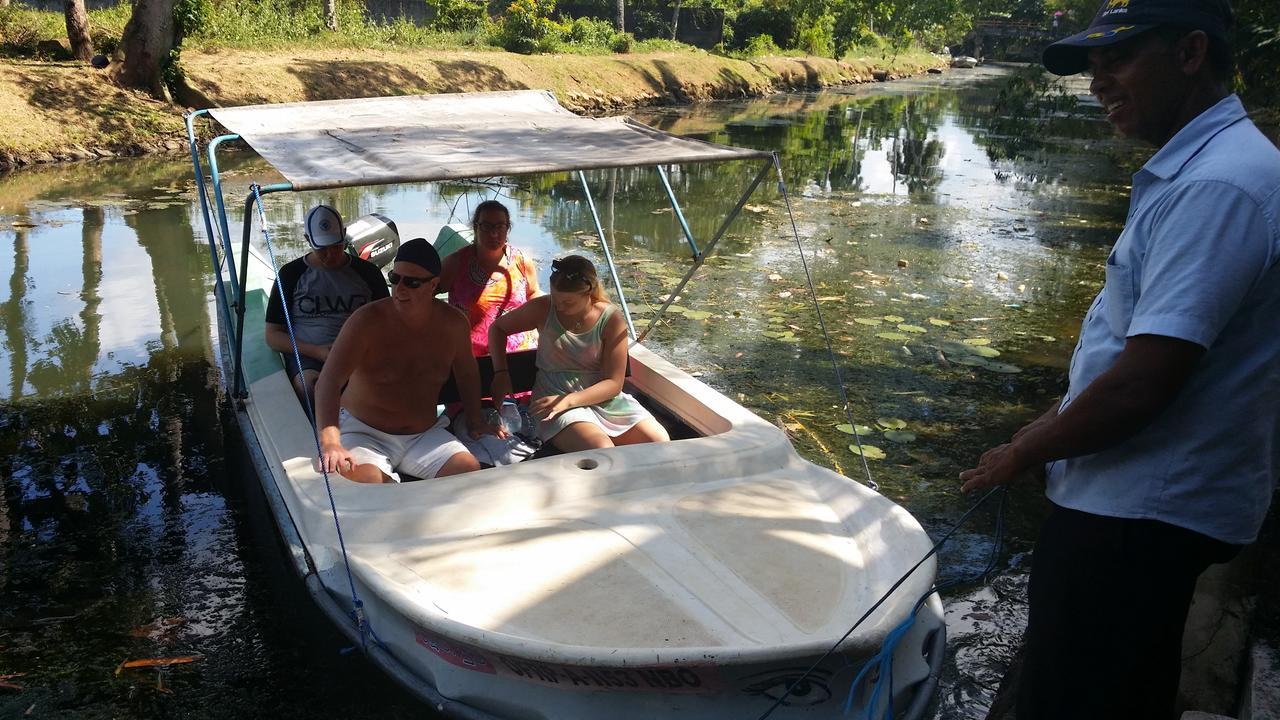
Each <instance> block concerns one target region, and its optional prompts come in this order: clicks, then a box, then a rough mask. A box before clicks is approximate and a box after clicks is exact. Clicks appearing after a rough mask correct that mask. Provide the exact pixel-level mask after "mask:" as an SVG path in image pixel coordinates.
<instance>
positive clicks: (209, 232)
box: [185, 110, 231, 329]
mask: <svg viewBox="0 0 1280 720" xmlns="http://www.w3.org/2000/svg"><path fill="white" fill-rule="evenodd" d="M208 114H209V111H208V110H196V111H195V112H191V113H187V115H186V118H185V119H186V123H187V145H188V147H190V149H191V165H192V167H193V168H194V169H195V176H196V191H197V192H199V193H200V217H201V219H203V220H204V235H205V240H206V242H207V243H208V245H209V261H210V262H211V263H212V269H213V290H214V297H215V299H216V300H217V305H218V310H219V311H220V313H221V316H222V326H223V327H225V328H228V329H229V328H230V327H231V304H230V302H229V300H228V298H227V287H226V284H225V283H223V282H222V266H223V265H222V258H221V257H219V255H218V240H219V238H218V237H217V236H216V235H214V232H213V218H212V217H211V216H210V214H209V197H208V195H207V192H208V188H206V187H205V182H204V168H203V167H201V164H200V146H199V143H198V141H197V140H196V126H195V120H196V118H197V117H199V116H201V115H208ZM213 176H214V177H217V170H214V173H213Z"/></svg>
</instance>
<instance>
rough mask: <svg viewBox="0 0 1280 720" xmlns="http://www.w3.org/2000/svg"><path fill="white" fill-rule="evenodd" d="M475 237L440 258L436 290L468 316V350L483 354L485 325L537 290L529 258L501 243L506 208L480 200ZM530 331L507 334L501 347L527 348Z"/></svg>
mask: <svg viewBox="0 0 1280 720" xmlns="http://www.w3.org/2000/svg"><path fill="white" fill-rule="evenodd" d="M471 229H472V230H473V231H474V232H475V242H473V243H472V244H471V245H468V246H467V247H464V248H462V249H461V250H459V251H457V252H455V253H453V254H451V255H449V256H448V257H446V258H445V259H444V266H443V267H442V268H441V270H440V289H441V290H447V291H448V292H449V304H450V305H453V306H454V307H456V308H458V309H460V310H462V312H464V313H466V314H467V318H468V319H469V320H470V321H471V354H473V355H475V356H476V357H480V356H481V355H488V354H489V326H490V325H492V324H493V321H494V320H495V319H496V318H498V317H499V316H500V315H503V314H504V313H509V312H511V311H512V310H515V309H516V308H518V307H520V306H521V305H523V304H525V303H526V302H528V301H529V299H530V298H533V297H536V296H537V295H540V294H541V292H540V291H539V290H538V276H537V272H536V271H535V269H534V267H533V263H532V262H530V261H529V259H528V258H526V257H525V256H524V254H523V253H521V252H520V251H519V250H517V249H516V248H515V247H513V246H512V245H511V244H510V243H508V242H507V234H508V233H509V232H510V231H511V213H510V212H509V211H508V210H507V207H506V206H505V205H503V204H502V203H500V202H498V201H497V200H486V201H484V202H482V203H480V204H479V205H478V206H477V207H476V211H475V213H474V214H473V215H472V216H471ZM537 346H538V334H537V333H536V332H525V333H516V334H513V335H512V336H511V337H509V338H507V351H508V352H515V351H516V350H532V349H533V348H535V347H537Z"/></svg>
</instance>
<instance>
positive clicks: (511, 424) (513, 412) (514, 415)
mask: <svg viewBox="0 0 1280 720" xmlns="http://www.w3.org/2000/svg"><path fill="white" fill-rule="evenodd" d="M498 417H499V418H501V420H502V428H503V429H504V430H506V431H507V432H508V433H509V434H511V435H515V434H516V433H518V432H520V430H521V425H522V424H523V420H522V419H521V418H520V407H519V406H518V405H516V402H515V401H514V400H503V401H502V409H501V410H499V411H498Z"/></svg>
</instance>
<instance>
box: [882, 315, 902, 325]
mask: <svg viewBox="0 0 1280 720" xmlns="http://www.w3.org/2000/svg"><path fill="white" fill-rule="evenodd" d="M884 319H885V320H888V321H889V322H891V323H900V322H906V318H904V317H902V316H901V315H885V316H884Z"/></svg>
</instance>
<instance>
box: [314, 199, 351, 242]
mask: <svg viewBox="0 0 1280 720" xmlns="http://www.w3.org/2000/svg"><path fill="white" fill-rule="evenodd" d="M305 232H306V236H307V242H309V243H311V247H313V248H316V249H319V248H326V247H330V246H332V245H338V244H339V243H342V242H345V241H346V235H345V234H344V233H343V230H342V216H341V215H339V214H338V211H337V210H334V209H333V208H331V207H329V206H328V205H317V206H315V207H313V208H311V212H309V213H307V228H306V231H305Z"/></svg>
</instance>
